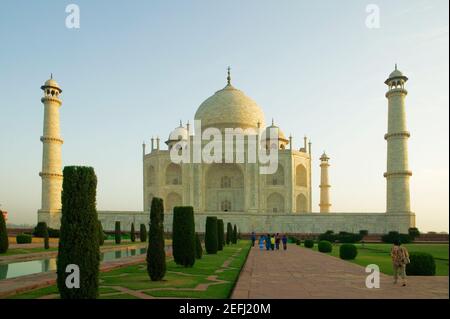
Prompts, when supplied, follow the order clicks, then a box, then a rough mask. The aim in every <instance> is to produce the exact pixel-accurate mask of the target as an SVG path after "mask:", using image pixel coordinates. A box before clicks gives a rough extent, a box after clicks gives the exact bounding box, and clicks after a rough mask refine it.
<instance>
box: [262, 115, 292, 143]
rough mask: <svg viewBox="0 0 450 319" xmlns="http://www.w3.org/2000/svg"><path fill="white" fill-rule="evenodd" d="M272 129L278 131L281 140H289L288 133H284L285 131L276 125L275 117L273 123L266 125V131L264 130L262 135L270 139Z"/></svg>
mask: <svg viewBox="0 0 450 319" xmlns="http://www.w3.org/2000/svg"><path fill="white" fill-rule="evenodd" d="M271 129H274V130H276V132H277V134H278V139H279V140H282V141H286V142H287V141H288V140H287V138H286V135H284V132H283V131H282V130H281V129H280V128H279V127H278V126H276V125H275V124H274V121H273V119H272V125H270V126H268V127H266V129H265V130H264V132H263V134H262V136H263V137H264V138H265V139H267V140H268V139H270V130H271Z"/></svg>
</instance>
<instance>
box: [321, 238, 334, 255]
mask: <svg viewBox="0 0 450 319" xmlns="http://www.w3.org/2000/svg"><path fill="white" fill-rule="evenodd" d="M317 248H318V249H319V251H320V252H321V253H331V251H332V250H333V246H332V245H331V243H330V242H329V241H327V240H321V241H319V244H318V245H317Z"/></svg>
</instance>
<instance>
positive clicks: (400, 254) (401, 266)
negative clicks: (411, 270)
mask: <svg viewBox="0 0 450 319" xmlns="http://www.w3.org/2000/svg"><path fill="white" fill-rule="evenodd" d="M391 258H392V267H393V269H394V285H395V284H397V281H398V277H399V275H400V277H401V278H402V286H403V287H404V286H406V265H407V264H409V263H410V260H409V253H408V250H407V249H406V247H404V246H401V242H400V240H396V241H395V242H394V246H393V247H392V249H391Z"/></svg>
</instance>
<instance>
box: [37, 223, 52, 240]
mask: <svg viewBox="0 0 450 319" xmlns="http://www.w3.org/2000/svg"><path fill="white" fill-rule="evenodd" d="M45 230H47V223H46V222H39V223H37V225H36V227H34V229H33V236H34V237H39V238H43V237H44V232H45ZM47 233H48V230H47Z"/></svg>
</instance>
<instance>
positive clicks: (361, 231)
mask: <svg viewBox="0 0 450 319" xmlns="http://www.w3.org/2000/svg"><path fill="white" fill-rule="evenodd" d="M359 234H360V235H361V236H362V237H364V236H367V235H369V231H368V230H366V229H361V230H360V231H359Z"/></svg>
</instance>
